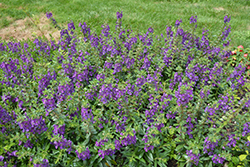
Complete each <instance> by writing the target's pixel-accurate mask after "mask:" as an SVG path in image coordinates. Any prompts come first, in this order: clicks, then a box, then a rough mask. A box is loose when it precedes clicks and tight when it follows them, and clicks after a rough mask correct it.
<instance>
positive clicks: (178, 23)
mask: <svg viewBox="0 0 250 167" xmlns="http://www.w3.org/2000/svg"><path fill="white" fill-rule="evenodd" d="M181 23H182V19H180V20H176V22H175V27H177V28H178V27H179V25H180V24H181Z"/></svg>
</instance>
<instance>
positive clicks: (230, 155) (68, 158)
mask: <svg viewBox="0 0 250 167" xmlns="http://www.w3.org/2000/svg"><path fill="white" fill-rule="evenodd" d="M122 16H123V14H122V13H119V12H118V13H117V26H116V30H115V32H111V30H110V27H109V26H108V25H103V26H102V28H103V30H102V33H101V34H100V35H99V36H97V35H96V34H95V33H93V32H91V29H90V28H89V27H88V26H87V24H86V23H83V24H82V23H80V24H79V28H80V31H81V33H82V38H80V37H79V36H80V34H77V33H76V30H77V28H76V27H75V25H74V23H73V22H71V23H69V24H68V28H67V29H62V30H61V39H60V41H59V42H58V43H55V41H50V42H48V41H44V40H42V39H36V40H34V42H33V43H31V42H30V43H26V42H23V43H21V42H9V43H6V42H4V43H1V44H0V51H1V52H0V53H1V75H0V77H1V78H0V80H1V83H2V84H1V92H0V93H1V97H2V98H1V101H0V110H1V112H0V129H1V133H0V140H1V141H2V142H0V165H4V166H7V165H9V166H21V165H23V166H168V163H170V161H174V162H175V163H176V164H178V166H185V165H186V166H223V164H224V163H228V164H229V165H231V166H234V165H244V164H245V165H247V163H248V160H249V157H248V154H245V153H246V151H249V147H247V146H249V142H250V141H249V140H248V138H249V136H250V129H249V125H250V121H249V120H250V117H249V116H250V115H249V108H250V107H249V106H250V100H249V90H247V86H248V87H249V83H247V81H246V78H245V75H243V74H244V72H245V70H246V69H245V67H243V66H242V65H241V64H239V65H238V66H236V68H234V69H232V71H230V69H231V68H229V67H228V66H225V65H223V63H222V60H223V59H224V58H225V57H228V56H229V55H230V51H225V50H223V49H221V48H223V47H225V46H226V45H228V41H226V40H227V37H228V34H229V32H230V26H228V23H229V21H230V17H228V16H225V18H224V23H225V30H224V31H223V32H222V35H221V38H220V39H219V44H216V45H214V46H213V45H212V44H210V41H209V36H208V35H209V34H208V30H204V31H203V34H202V37H201V38H200V37H197V36H196V35H194V34H193V33H189V32H187V31H184V29H182V28H181V27H180V25H181V23H182V20H177V21H176V24H175V26H174V27H172V26H167V29H166V35H165V34H161V36H160V37H154V36H153V33H154V30H153V28H149V29H148V32H147V33H146V34H135V33H134V32H133V31H132V30H124V29H123V27H122ZM47 17H48V18H49V19H51V20H52V22H53V24H54V25H55V26H56V25H57V23H56V21H55V19H54V18H53V15H52V14H51V13H49V14H47ZM190 20H191V21H190V23H191V24H194V29H193V30H192V32H194V31H195V29H196V27H197V25H195V24H196V21H197V16H196V17H193V16H192V17H191V18H190ZM56 27H59V26H56ZM246 90H247V91H246ZM246 148H247V149H248V150H246ZM242 155H244V156H245V155H247V156H245V158H244V159H243V158H240V156H241V157H242ZM248 165H249V164H248Z"/></svg>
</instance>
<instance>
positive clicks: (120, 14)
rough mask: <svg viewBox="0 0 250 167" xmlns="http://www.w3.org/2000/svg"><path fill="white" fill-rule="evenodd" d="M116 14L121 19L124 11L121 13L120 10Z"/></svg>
mask: <svg viewBox="0 0 250 167" xmlns="http://www.w3.org/2000/svg"><path fill="white" fill-rule="evenodd" d="M116 16H117V20H119V19H121V18H122V16H123V15H122V11H121V13H119V12H117V13H116Z"/></svg>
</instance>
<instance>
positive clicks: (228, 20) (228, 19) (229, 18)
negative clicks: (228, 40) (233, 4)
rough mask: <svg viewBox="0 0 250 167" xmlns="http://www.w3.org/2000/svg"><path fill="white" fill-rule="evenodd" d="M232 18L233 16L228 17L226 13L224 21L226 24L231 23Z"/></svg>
mask: <svg viewBox="0 0 250 167" xmlns="http://www.w3.org/2000/svg"><path fill="white" fill-rule="evenodd" d="M230 20H231V16H230V17H228V16H227V15H226V16H225V17H224V23H225V24H226V23H229V22H230Z"/></svg>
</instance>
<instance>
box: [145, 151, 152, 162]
mask: <svg viewBox="0 0 250 167" xmlns="http://www.w3.org/2000/svg"><path fill="white" fill-rule="evenodd" d="M146 155H147V157H148V159H149V160H150V161H154V158H153V155H152V153H148V154H146Z"/></svg>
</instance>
